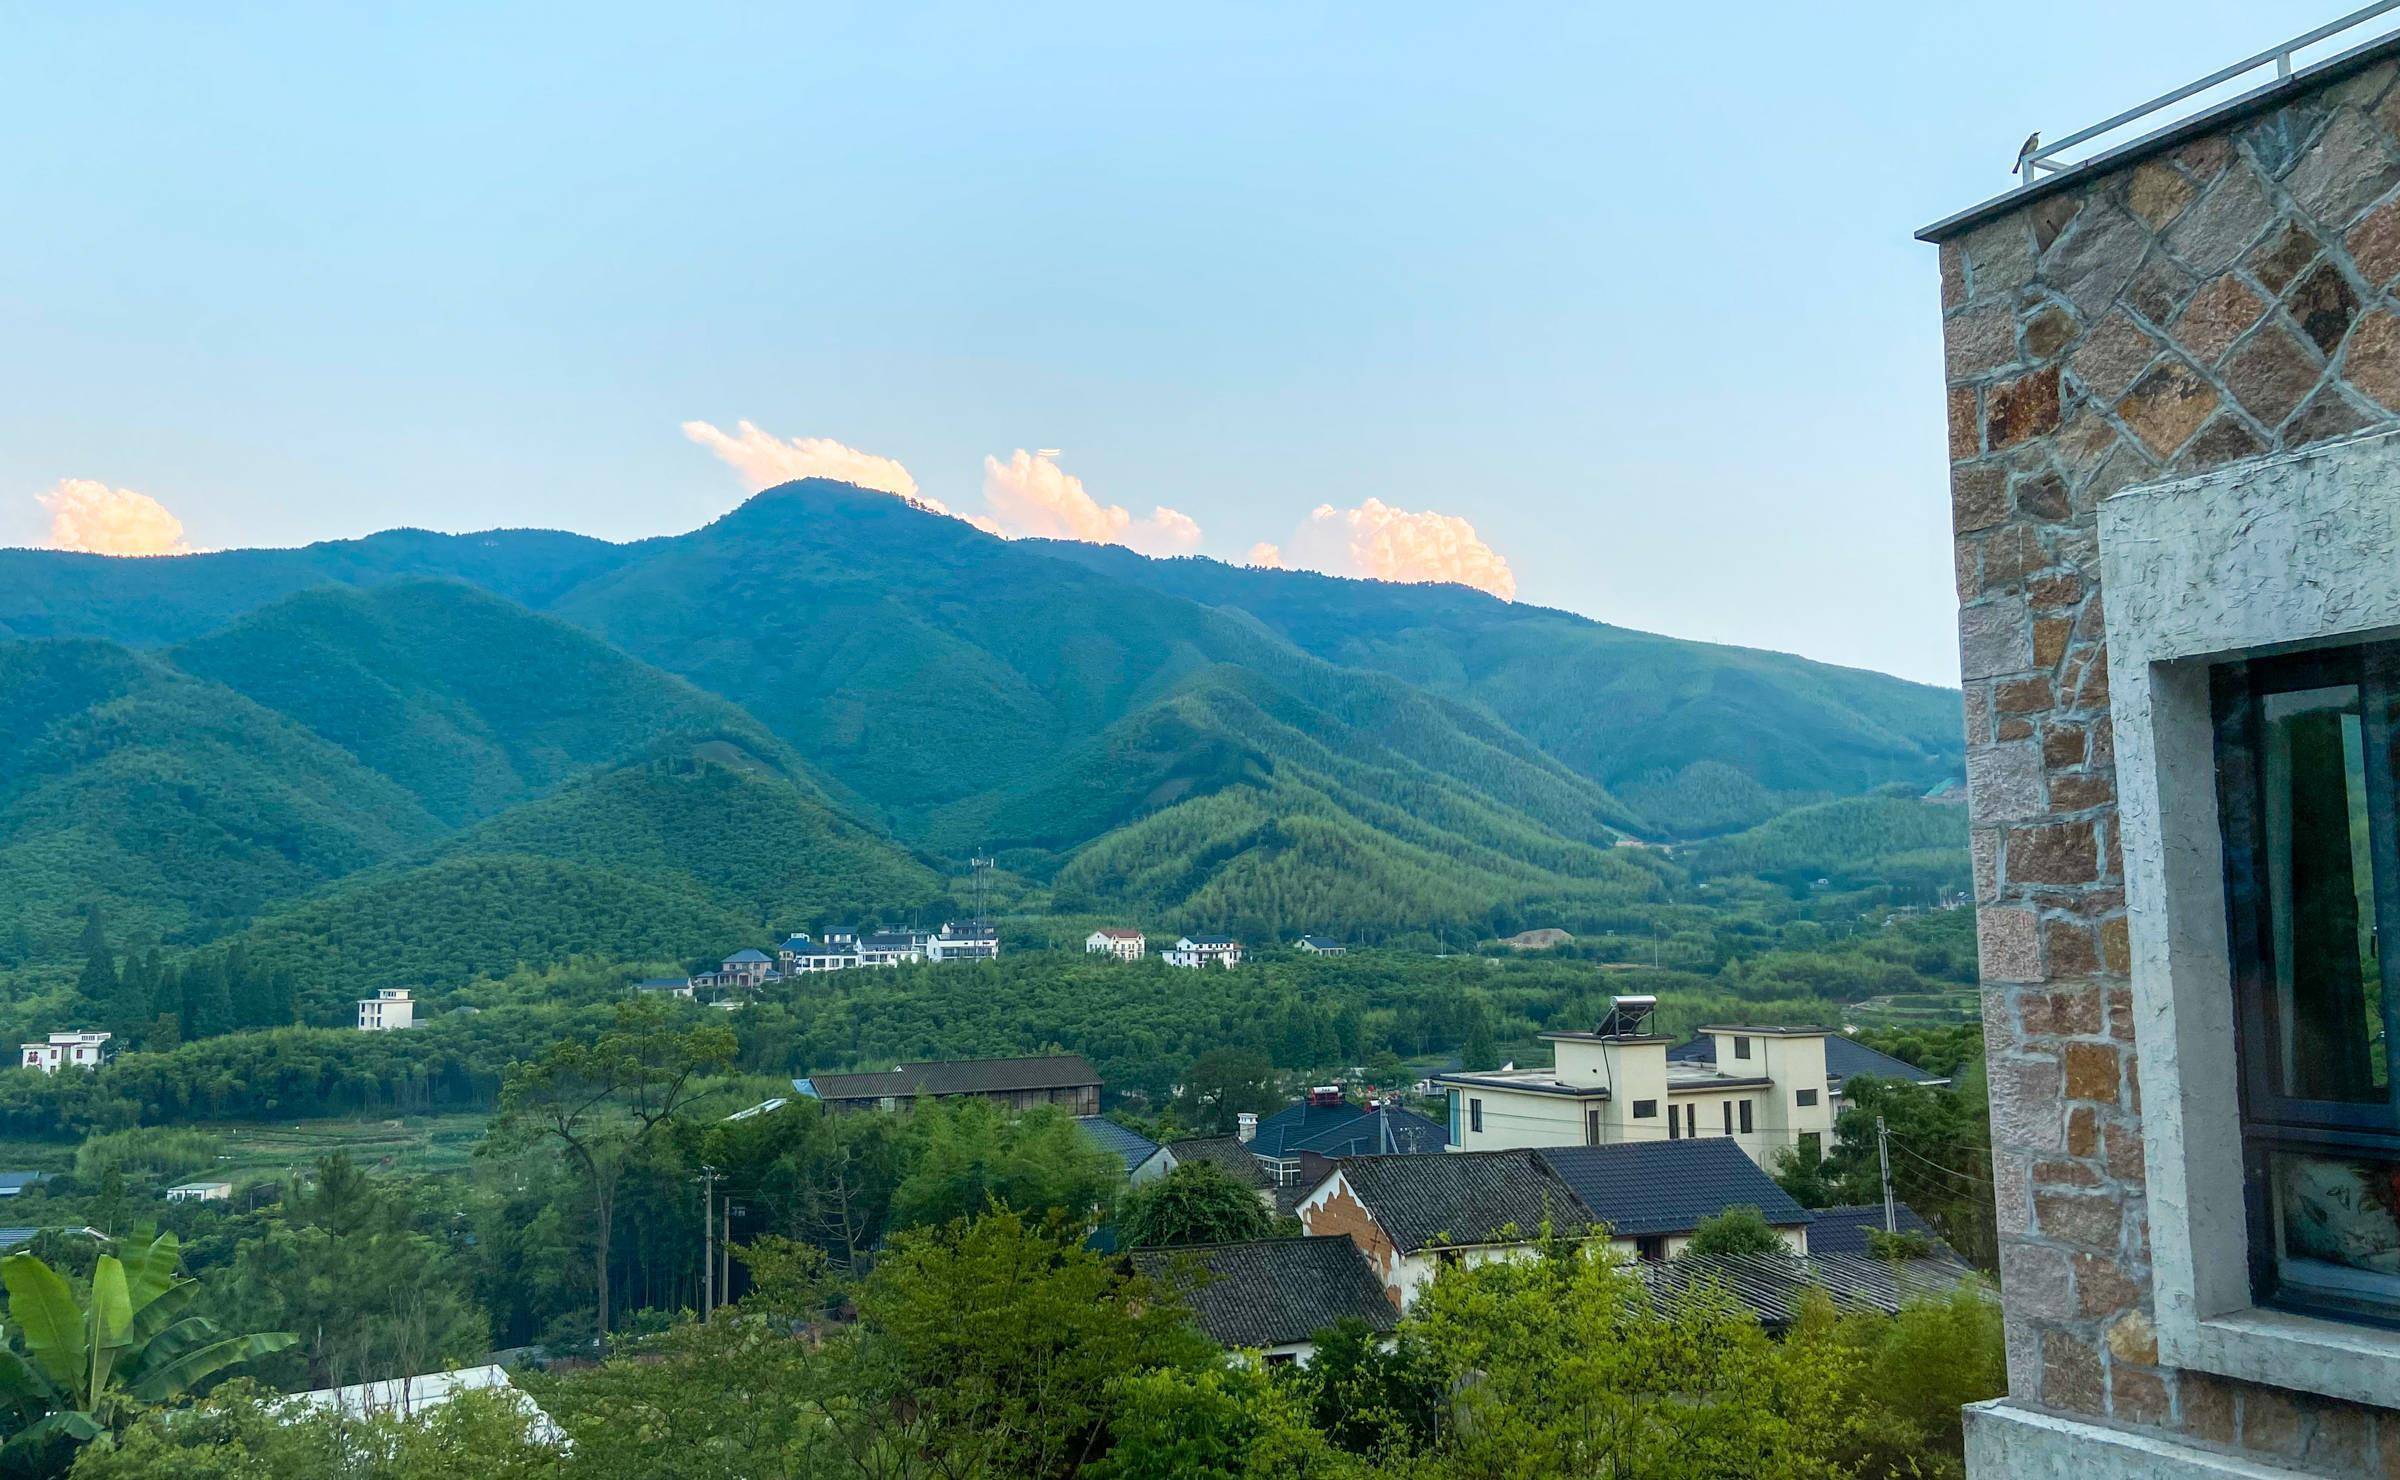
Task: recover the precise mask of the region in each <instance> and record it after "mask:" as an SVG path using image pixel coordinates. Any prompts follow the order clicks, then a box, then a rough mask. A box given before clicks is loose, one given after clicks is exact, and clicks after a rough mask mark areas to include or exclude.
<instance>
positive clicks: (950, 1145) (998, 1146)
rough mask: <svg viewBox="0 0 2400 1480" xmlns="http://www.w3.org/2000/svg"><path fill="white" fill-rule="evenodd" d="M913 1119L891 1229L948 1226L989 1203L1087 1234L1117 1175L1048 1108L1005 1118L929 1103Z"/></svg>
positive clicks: (972, 1105) (1117, 1167) (1105, 1156)
mask: <svg viewBox="0 0 2400 1480" xmlns="http://www.w3.org/2000/svg"><path fill="white" fill-rule="evenodd" d="M913 1116H914V1118H913V1121H912V1123H911V1124H910V1127H909V1141H910V1148H909V1149H910V1155H911V1157H912V1159H913V1162H914V1166H913V1169H912V1170H911V1171H910V1172H909V1173H908V1175H907V1176H906V1177H905V1178H904V1179H903V1180H902V1181H901V1183H900V1185H899V1186H898V1188H896V1189H895V1190H894V1191H893V1193H892V1212H891V1216H892V1222H893V1224H894V1226H896V1227H900V1228H918V1227H924V1226H926V1225H928V1224H938V1223H948V1222H950V1221H952V1220H953V1219H957V1218H964V1217H968V1216H970V1215H972V1214H975V1213H978V1212H981V1211H982V1210H983V1209H984V1208H985V1207H987V1206H993V1205H997V1206H1000V1207H1007V1208H1014V1209H1016V1210H1018V1211H1019V1212H1026V1213H1034V1214H1041V1213H1046V1212H1056V1213H1058V1214H1060V1215H1061V1216H1062V1217H1063V1218H1065V1219H1066V1220H1067V1221H1069V1222H1072V1223H1075V1224H1077V1225H1079V1226H1082V1227H1086V1228H1088V1227H1090V1226H1091V1223H1092V1220H1093V1215H1094V1214H1095V1213H1096V1212H1097V1211H1099V1210H1101V1209H1104V1208H1105V1207H1106V1206H1107V1204H1108V1202H1109V1200H1110V1198H1111V1197H1112V1196H1113V1195H1114V1194H1115V1191H1116V1186H1117V1183H1118V1182H1119V1181H1120V1180H1122V1178H1123V1175H1124V1168H1123V1166H1122V1164H1120V1163H1119V1162H1118V1161H1117V1159H1116V1158H1115V1157H1114V1156H1111V1155H1110V1154H1109V1153H1107V1152H1105V1151H1102V1150H1100V1149H1099V1148H1098V1147H1096V1146H1094V1145H1093V1144H1092V1143H1091V1142H1090V1141H1089V1140H1088V1139H1086V1138H1085V1136H1084V1134H1083V1132H1082V1130H1081V1129H1080V1128H1079V1127H1077V1126H1076V1124H1075V1121H1074V1118H1073V1117H1072V1116H1070V1115H1068V1114H1067V1113H1066V1112H1065V1111H1063V1110H1060V1109H1058V1108H1057V1107H1055V1106H1050V1105H1043V1106H1038V1107H1036V1108H1035V1109H1032V1110H1029V1111H1027V1112H1025V1114H1023V1115H1021V1116H1018V1117H1017V1118H1015V1119H1013V1120H1012V1119H1010V1118H1009V1117H1008V1116H1007V1115H1005V1114H1003V1113H1002V1112H1001V1111H1000V1110H998V1109H996V1108H995V1107H993V1106H991V1105H989V1104H986V1103H985V1102H983V1101H981V1100H960V1101H957V1102H955V1103H952V1104H942V1103H939V1102H929V1103H926V1104H923V1105H920V1106H919V1107H918V1108H917V1109H916V1110H915V1111H914V1112H913Z"/></svg>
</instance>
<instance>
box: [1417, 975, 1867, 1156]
mask: <svg viewBox="0 0 2400 1480" xmlns="http://www.w3.org/2000/svg"><path fill="white" fill-rule="evenodd" d="M1617 1002H1618V1005H1617V1007H1616V1008H1615V1009H1614V1010H1612V1011H1611V1012H1610V1013H1609V1015H1608V1018H1607V1020H1605V1021H1604V1022H1602V1024H1601V1025H1600V1026H1599V1028H1597V1029H1596V1030H1594V1031H1591V1032H1582V1031H1569V1032H1553V1033H1544V1034H1542V1035H1541V1036H1542V1037H1543V1038H1544V1039H1545V1040H1547V1041H1548V1042H1550V1043H1551V1044H1553V1045H1555V1051H1554V1062H1553V1063H1552V1064H1551V1066H1550V1067H1548V1068H1540V1069H1495V1070H1461V1071H1459V1072H1457V1073H1454V1074H1442V1075H1437V1076H1435V1079H1434V1083H1435V1084H1436V1085H1438V1086H1440V1087H1441V1088H1442V1089H1444V1090H1445V1091H1447V1092H1448V1094H1449V1097H1450V1143H1451V1144H1452V1145H1453V1146H1455V1147H1457V1148H1459V1149H1460V1150H1464V1151H1494V1150H1502V1149H1505V1148H1508V1147H1515V1146H1607V1145H1614V1144H1616V1143H1618V1142H1624V1141H1687V1140H1707V1139H1712V1138H1724V1139H1727V1140H1731V1141H1733V1142H1734V1143H1735V1144H1737V1145H1739V1146H1740V1147H1741V1148H1742V1150H1743V1152H1744V1153H1745V1154H1747V1155H1748V1156H1749V1158H1750V1159H1751V1160H1752V1161H1753V1162H1756V1163H1757V1164H1758V1165H1760V1166H1762V1167H1771V1166H1773V1165H1774V1164H1775V1158H1776V1156H1777V1155H1778V1154H1779V1153H1781V1152H1783V1151H1785V1150H1787V1149H1790V1148H1793V1147H1799V1146H1806V1145H1812V1144H1813V1145H1815V1146H1817V1147H1818V1148H1819V1149H1822V1148H1823V1147H1824V1145H1825V1144H1826V1143H1827V1142H1828V1141H1829V1140H1830V1139H1831V1137H1832V1134H1833V1109H1834V1107H1833V1097H1832V1093H1831V1084H1830V1082H1829V1080H1828V1078H1827V1075H1826V1072H1825V1042H1826V1039H1827V1038H1828V1036H1830V1034H1829V1030H1827V1029H1824V1028H1782V1027H1745V1026H1735V1025H1727V1026H1711V1027H1706V1028H1702V1029H1701V1030H1700V1033H1701V1036H1702V1037H1704V1038H1707V1039H1708V1040H1710V1044H1711V1047H1712V1049H1713V1051H1714V1059H1713V1061H1712V1060H1702V1059H1698V1058H1677V1057H1674V1056H1672V1055H1670V1053H1669V1052H1668V1050H1669V1048H1670V1046H1671V1045H1672V1043H1673V1040H1672V1039H1669V1038H1666V1037H1662V1036H1660V1035H1658V1034H1654V1033H1652V1032H1650V1031H1649V1021H1650V1014H1651V1012H1652V1011H1653V1010H1654V1009H1655V1008H1656V1006H1657V1003H1656V1000H1655V999H1652V998H1647V997H1621V998H1619V999H1617Z"/></svg>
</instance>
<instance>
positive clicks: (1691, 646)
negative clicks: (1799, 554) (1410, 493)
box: [1044, 543, 1963, 836]
mask: <svg viewBox="0 0 2400 1480" xmlns="http://www.w3.org/2000/svg"><path fill="white" fill-rule="evenodd" d="M1044 548H1045V549H1046V550H1048V551H1049V552H1051V553H1052V554H1054V555H1056V556H1057V557H1059V558H1061V559H1065V560H1070V561H1073V562H1075V563H1077V564H1081V565H1084V566H1086V567H1087V568H1090V569H1094V570H1099V571H1104V572H1106V573H1108V574H1110V575H1113V576H1116V577H1118V578H1120V579H1123V580H1127V581H1133V582H1138V583H1141V584H1143V585H1146V586H1149V587H1151V588H1152V589H1155V590H1159V591H1163V592H1168V593H1171V594H1174V595H1177V596H1182V597H1186V598H1188V599H1190V600H1192V601H1196V602H1200V603H1203V604H1205V605H1209V606H1214V607H1221V608H1230V609H1234V610H1239V611H1242V612H1245V613H1247V614H1249V615H1250V616H1252V617H1255V618H1257V619H1258V620H1259V621H1261V622H1263V623H1265V624H1266V625H1267V626H1268V627H1269V628H1270V629H1272V630H1273V631H1275V632H1276V633H1278V634H1279V635H1281V636H1283V637H1285V638H1287V639H1289V640H1290V641H1292V642H1293V643H1296V644H1297V645H1299V646H1300V647H1302V648H1304V649H1306V650H1307V651H1309V652H1311V653H1314V654H1316V655H1317V656H1319V657H1322V658H1325V659H1328V660H1330V661H1332V662H1336V663H1341V664H1345V665H1348V666H1352V667H1358V668H1368V669H1373V670H1375V671H1377V672H1382V673H1388V674H1392V675H1394V676H1396V677H1399V678H1403V679H1406V680H1408V681H1409V682H1410V683H1413V684H1416V685H1418V686H1419V687H1421V688H1424V689H1426V690H1428V691H1430V692H1432V693H1436V694H1442V695H1446V696H1449V697H1451V698H1454V699H1458V700H1461V701H1464V702H1469V703H1473V704H1476V705H1479V706H1481V707H1483V708H1484V709H1485V710H1487V711H1488V712H1490V713H1491V714H1493V715H1495V716H1497V717H1498V718H1499V719H1500V720H1502V721H1503V722H1505V723H1506V724H1507V725H1508V726H1509V727H1510V728H1511V729H1513V730H1515V731H1516V732H1517V733H1519V734H1521V735H1523V736H1524V737H1525V738H1526V739H1528V740H1530V741H1532V742H1533V743H1534V744H1536V745H1539V746H1540V747H1541V748H1542V749H1543V750H1545V751H1547V752H1548V753H1549V754H1550V755H1552V756H1554V757H1556V758H1557V759H1558V760H1559V761H1561V762H1563V763H1564V764H1566V765H1568V766H1570V767H1572V768H1574V769H1575V770H1577V771H1579V772H1581V773H1582V774H1583V775H1585V776H1588V777H1590V778H1592V779H1593V780H1595V781H1598V782H1600V783H1601V784H1602V785H1604V786H1607V787H1608V788H1610V789H1611V790H1612V791H1614V792H1615V793H1616V794H1617V795H1618V796H1619V797H1621V798H1622V799H1624V800H1625V801H1626V802H1628V803H1630V804H1632V805H1634V806H1636V807H1638V808H1640V809H1641V810H1642V811H1643V812H1644V813H1645V814H1647V815H1648V816H1649V817H1650V819H1651V821H1652V823H1653V825H1654V827H1655V829H1656V830H1657V831H1658V832H1660V833H1663V834H1666V835H1670V836H1680V835H1686V834H1689V833H1696V832H1703V831H1722V830H1725V829H1726V828H1728V827H1733V826H1740V825H1745V824H1747V823H1750V822H1755V821H1757V820H1759V819H1761V818H1763V817H1765V816H1766V815H1768V813H1769V812H1771V811H1772V810H1774V809H1775V808H1776V806H1777V805H1778V798H1780V797H1783V796H1788V795H1794V794H1797V795H1799V796H1803V797H1811V798H1813V797H1815V796H1822V795H1829V794H1840V793H1845V792H1857V791H1863V790H1866V789H1868V788H1870V787H1873V786H1876V785H1879V784H1881V783H1884V782H1887V781H1906V782H1910V783H1912V784H1917V785H1920V786H1930V785H1932V784H1933V783H1935V782H1937V781H1939V780H1942V779H1943V778H1945V777H1948V776H1952V775H1954V774H1956V773H1957V772H1958V771H1959V770H1960V768H1961V766H1962V765H1963V761H1962V759H1961V757H1962V750H1963V741H1962V734H1961V725H1960V721H1959V709H1958V703H1959V700H1958V695H1957V694H1956V693H1955V692H1954V691H1951V690H1947V689H1937V688H1933V687H1931V686H1928V685H1924V684H1912V683H1906V682H1903V681H1901V680H1899V679H1895V678H1891V677H1889V676H1887V675H1884V674H1880V673H1869V672H1866V671H1864V670H1861V669H1855V668H1840V667H1835V666H1833V665H1831V664H1826V663H1813V662H1810V661H1809V660H1807V659H1805V658H1796V657H1792V656H1790V655H1788V654H1784V653H1770V652H1761V651H1758V650H1755V649H1750V648H1736V647H1725V646H1720V645H1717V644H1713V643H1696V642H1685V641H1682V640H1680V639H1676V638H1671V637H1660V636H1657V635H1655V634H1652V633H1647V632H1634V631H1629V630H1627V629H1625V628H1621V627H1610V626H1607V625H1605V624H1603V623H1599V622H1594V621H1591V620H1589V619H1587V618H1583V617H1578V616H1575V615H1572V614H1571V613H1567V612H1560V611H1552V610H1548V609H1545V608H1541V607H1532V606H1523V605H1514V604H1511V603H1508V602H1503V601H1500V600H1497V599H1496V598H1493V597H1490V596H1486V595H1484V594H1483V593H1481V592H1479V591H1471V590H1468V589H1466V588H1464V587H1460V586H1404V585H1394V584H1391V583H1387V582H1380V581H1360V580H1343V579H1338V578H1335V577H1331V576H1321V575H1316V574H1313V573H1310V572H1305V571H1275V570H1255V569H1250V568H1246V567H1240V566H1231V565H1226V564H1223V563H1221V562H1218V561H1214V560H1205V559H1180V560H1146V559H1143V558H1142V557H1140V556H1138V555H1134V554H1132V553H1131V552H1129V551H1126V550H1122V549H1117V548H1114V547H1108V546H1098V545H1083V544H1071V543H1053V544H1047V545H1045V546H1044ZM1745 783H1747V784H1745Z"/></svg>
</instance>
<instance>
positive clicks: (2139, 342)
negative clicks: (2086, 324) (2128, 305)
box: [2067, 308, 2158, 400]
mask: <svg viewBox="0 0 2400 1480" xmlns="http://www.w3.org/2000/svg"><path fill="white" fill-rule="evenodd" d="M2157 357H2158V341H2157V340H2155V339H2153V338H2151V337H2150V334H2149V331H2148V330H2145V329H2144V328H2143V327H2142V326H2141V325H2139V324H2137V323H2135V322H2134V321H2133V315H2131V314H2129V313H2127V312H2125V311H2124V310H2123V309H2121V308H2120V309H2116V310H2113V311H2111V312H2110V313H2109V314H2108V315H2107V316H2106V317H2104V318H2102V319H2101V320H2100V322H2099V324H2098V325H2097V326H2095V327H2094V328H2093V330H2092V332H2091V333H2089V334H2086V335H2085V336H2084V337H2083V343H2081V344H2079V345H2077V346H2076V347H2075V352H2074V353H2073V354H2071V355H2069V356H2067V369H2068V370H2070V371H2072V372H2073V373H2074V376H2075V378H2076V379H2077V380H2079V381H2081V382H2083V384H2084V386H2085V387H2086V388H2087V389H2089V390H2090V391H2091V392H2092V393H2093V394H2094V395H2097V396H2105V397H2107V398H2109V399H2111V400H2114V399H2115V398H2116V397H2117V396H2119V395H2121V394H2123V393H2124V390H2125V388H2126V387H2127V386H2129V385H2131V384H2133V380H2134V377H2135V376H2137V375H2139V374H2141V373H2142V367H2143V366H2145V365H2147V364H2149V363H2150V362H2151V361H2152V360H2154V359H2156V358H2157Z"/></svg>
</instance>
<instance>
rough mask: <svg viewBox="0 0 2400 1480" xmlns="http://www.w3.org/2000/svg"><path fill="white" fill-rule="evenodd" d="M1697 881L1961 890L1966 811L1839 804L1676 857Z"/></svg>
mask: <svg viewBox="0 0 2400 1480" xmlns="http://www.w3.org/2000/svg"><path fill="white" fill-rule="evenodd" d="M1678 861H1679V862H1681V863H1682V864H1683V865H1684V866H1685V867H1686V868H1688V869H1689V870H1690V871H1691V872H1692V874H1693V875H1694V876H1696V877H1708V876H1714V875H1722V874H1755V875H1757V876H1758V877H1760V878H1765V879H1775V880H1779V881H1781V882H1785V883H1794V884H1797V883H1806V882H1809V881H1811V880H1815V879H1820V878H1822V879H1826V880H1828V881H1829V882H1831V883H1833V884H1836V885H1842V886H1851V885H1857V884H1866V883H1886V884H1894V885H1901V886H1905V887H1907V888H1910V889H1912V890H1914V889H1923V890H1963V889H1965V888H1966V887H1967V884H1968V880H1967V809H1966V808H1965V807H1962V806H1958V805H1956V804H1943V803H1939V802H1928V801H1923V800H1920V799H1918V798H1916V797H1913V796H1866V797H1845V798H1843V799H1842V800H1840V801H1836V802H1825V803H1821V804H1820V805H1817V806H1814V807H1802V808H1799V809H1797V810H1795V811H1791V812H1786V813H1785V814H1783V815H1782V816H1781V817H1778V818H1775V819H1774V820H1773V821H1771V822H1765V823H1761V824H1760V825H1759V826H1757V827H1754V828H1751V829H1750V830H1749V831H1747V832H1741V833H1736V834H1734V835H1733V836H1731V837H1725V838H1716V839H1712V840H1710V841H1709V842H1707V843H1704V844H1701V845H1699V846H1697V847H1694V848H1689V849H1684V850H1680V851H1679V854H1678Z"/></svg>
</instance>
